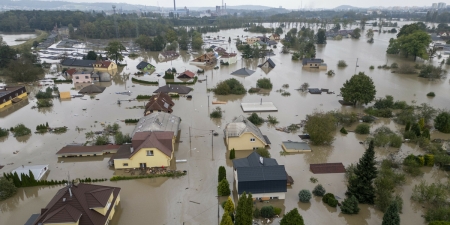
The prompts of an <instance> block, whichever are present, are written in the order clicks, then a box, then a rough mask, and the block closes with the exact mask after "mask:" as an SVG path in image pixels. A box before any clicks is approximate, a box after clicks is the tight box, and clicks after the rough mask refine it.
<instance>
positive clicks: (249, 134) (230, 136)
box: [224, 115, 270, 150]
mask: <svg viewBox="0 0 450 225" xmlns="http://www.w3.org/2000/svg"><path fill="white" fill-rule="evenodd" d="M224 133H225V141H226V144H227V148H228V150H231V149H234V150H256V149H258V148H265V147H266V146H267V145H269V144H270V141H269V139H268V138H267V136H265V135H263V134H262V133H261V130H259V128H258V127H257V126H255V125H254V124H253V123H252V122H250V121H249V120H248V119H247V118H245V117H244V116H242V115H241V116H239V117H238V118H236V119H235V120H234V121H233V122H231V123H229V124H227V125H226V127H225V130H224Z"/></svg>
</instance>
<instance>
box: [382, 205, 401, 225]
mask: <svg viewBox="0 0 450 225" xmlns="http://www.w3.org/2000/svg"><path fill="white" fill-rule="evenodd" d="M381 225H400V215H399V214H398V206H397V204H396V203H395V202H393V203H391V205H390V206H389V208H388V209H387V210H386V213H385V214H384V216H383V222H382V223H381Z"/></svg>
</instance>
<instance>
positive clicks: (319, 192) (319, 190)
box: [312, 184, 326, 197]
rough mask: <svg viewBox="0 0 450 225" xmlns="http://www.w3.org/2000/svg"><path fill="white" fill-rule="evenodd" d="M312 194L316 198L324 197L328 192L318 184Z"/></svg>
mask: <svg viewBox="0 0 450 225" xmlns="http://www.w3.org/2000/svg"><path fill="white" fill-rule="evenodd" d="M312 193H313V194H314V195H315V196H320V197H322V196H323V195H325V193H326V190H325V188H324V187H323V186H322V185H321V184H318V185H317V186H316V187H314V190H313V191H312Z"/></svg>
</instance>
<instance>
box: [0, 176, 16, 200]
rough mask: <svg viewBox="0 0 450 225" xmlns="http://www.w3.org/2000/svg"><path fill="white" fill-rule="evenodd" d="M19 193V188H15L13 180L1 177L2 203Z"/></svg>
mask: <svg viewBox="0 0 450 225" xmlns="http://www.w3.org/2000/svg"><path fill="white" fill-rule="evenodd" d="M16 192H17V187H16V186H14V183H13V182H12V180H9V179H7V178H6V177H0V201H3V200H5V199H7V198H9V197H11V196H13V195H14V194H15V193H16Z"/></svg>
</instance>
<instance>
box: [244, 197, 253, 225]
mask: <svg viewBox="0 0 450 225" xmlns="http://www.w3.org/2000/svg"><path fill="white" fill-rule="evenodd" d="M252 215H253V196H252V193H248V195H247V201H245V224H252V221H253V216H252Z"/></svg>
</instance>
